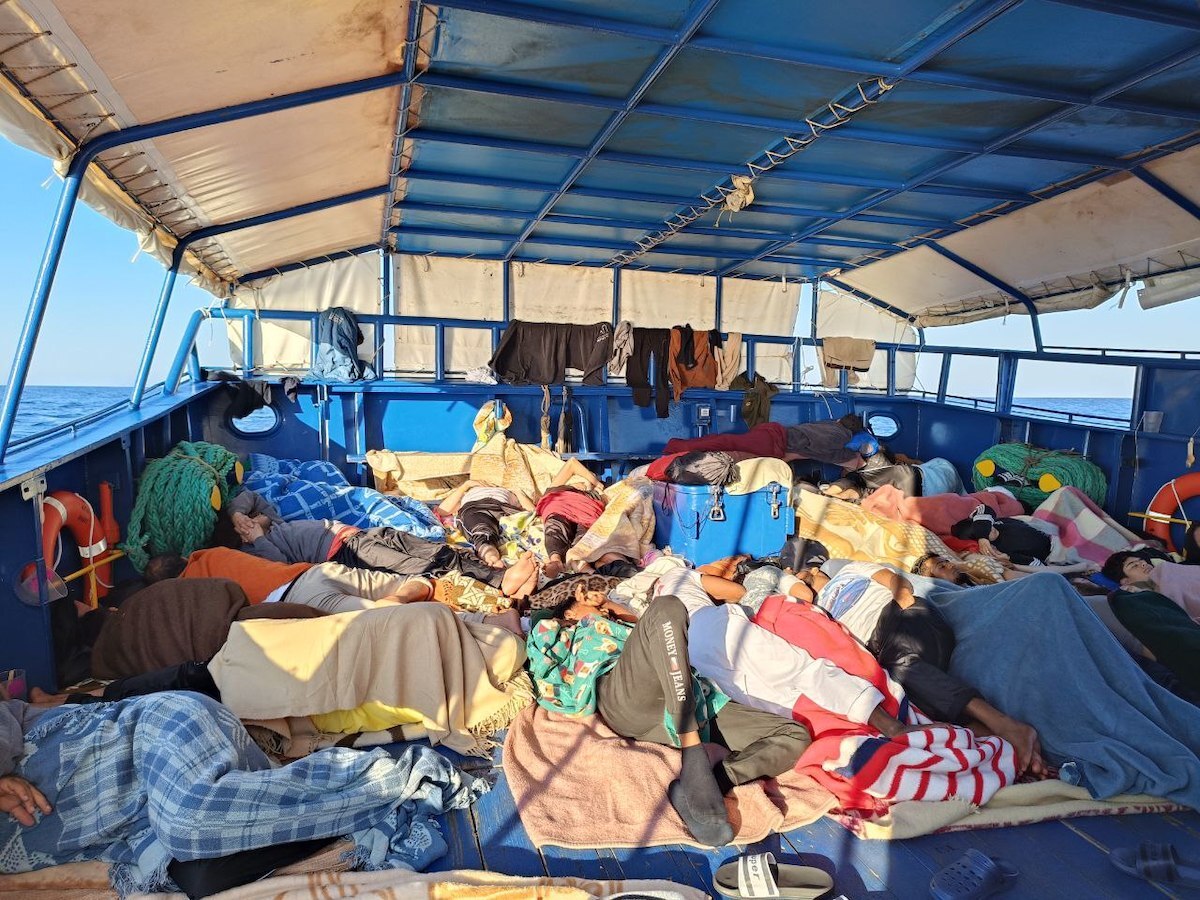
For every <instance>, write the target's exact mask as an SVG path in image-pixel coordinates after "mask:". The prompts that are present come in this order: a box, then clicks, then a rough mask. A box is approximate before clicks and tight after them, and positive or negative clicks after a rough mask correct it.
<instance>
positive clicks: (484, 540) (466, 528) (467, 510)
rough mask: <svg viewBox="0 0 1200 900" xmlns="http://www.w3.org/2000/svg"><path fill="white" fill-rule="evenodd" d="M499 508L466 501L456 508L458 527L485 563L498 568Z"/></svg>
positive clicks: (499, 559) (499, 560)
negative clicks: (466, 502)
mask: <svg viewBox="0 0 1200 900" xmlns="http://www.w3.org/2000/svg"><path fill="white" fill-rule="evenodd" d="M499 513H500V510H499V509H497V508H493V507H492V506H491V505H490V504H484V503H468V504H466V505H464V506H462V507H461V508H460V509H459V510H458V516H457V518H458V527H459V529H460V530H461V531H462V533H463V534H465V535H466V536H467V540H469V541H470V542H471V546H472V547H474V548H475V552H476V554H478V556H479V558H480V559H481V560H483V562H484V563H485V564H486V565H489V566H491V567H492V568H499V564H500V562H501V558H500V518H499Z"/></svg>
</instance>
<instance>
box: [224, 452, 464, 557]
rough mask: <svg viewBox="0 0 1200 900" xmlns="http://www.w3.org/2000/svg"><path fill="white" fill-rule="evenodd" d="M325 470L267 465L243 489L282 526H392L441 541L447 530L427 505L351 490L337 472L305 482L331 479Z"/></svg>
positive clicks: (369, 490)
mask: <svg viewBox="0 0 1200 900" xmlns="http://www.w3.org/2000/svg"><path fill="white" fill-rule="evenodd" d="M258 457H259V455H258V454H251V459H252V461H253V460H254V459H255V458H258ZM267 458H268V459H270V457H267ZM274 462H276V463H289V462H298V461H296V460H274ZM252 464H253V462H252ZM325 467H330V468H332V466H330V464H329V463H302V464H299V465H298V466H295V467H286V468H288V469H289V471H297V472H300V473H302V474H301V475H292V474H289V473H288V472H287V471H283V470H282V469H281V470H279V471H270V468H271V467H266V468H263V469H258V468H254V469H251V470H250V472H248V473H247V474H246V480H245V482H244V486H245V488H246V489H247V490H251V491H254V492H256V493H257V494H259V495H260V496H261V497H262V498H263V499H264V500H269V501H270V502H271V503H272V504H274V506H275V507H276V508H277V509H278V510H279V515H280V516H281V517H282V518H283V520H284V521H286V522H292V521H295V520H297V519H336V520H337V521H339V522H345V523H346V524H347V525H354V526H356V527H358V528H380V527H383V526H391V527H392V528H396V529H398V530H400V531H405V532H407V533H408V534H411V535H414V536H416V537H419V538H424V539H425V540H428V541H439V542H440V541H443V540H444V539H445V536H446V530H445V529H444V528H443V527H442V525H441V523H440V522H438V520H437V519H436V518H434V515H433V513H432V512H430V511H429V507H428V506H426V505H425V504H424V503H420V502H419V501H417V500H413V499H412V498H411V497H393V496H391V495H388V494H381V493H379V491H377V490H375V489H374V488H367V487H354V486H352V485H349V484H347V483H346V479H345V478H343V477H342V474H341V473H340V472H337V470H336V469H333V471H334V472H335V473H336V474H337V478H338V479H340V481H332V480H328V481H311V480H308V477H311V476H313V475H317V476H319V477H327V478H329V477H331V476H330V475H329V473H328V471H326V470H325ZM305 476H308V477H305Z"/></svg>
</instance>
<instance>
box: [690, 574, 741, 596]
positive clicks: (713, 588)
mask: <svg viewBox="0 0 1200 900" xmlns="http://www.w3.org/2000/svg"><path fill="white" fill-rule="evenodd" d="M700 586H701V587H702V588H704V592H705V593H706V594H708V596H710V597H712V598H713V600H714V601H715V602H717V603H739V602H741V599H742V598H743V597H745V596H746V589H745V588H744V587H742V586H741V585H740V584H738V583H737V582H736V581H730V580H729V579H728V578H722V577H720V576H719V575H705V574H703V573H701V575H700Z"/></svg>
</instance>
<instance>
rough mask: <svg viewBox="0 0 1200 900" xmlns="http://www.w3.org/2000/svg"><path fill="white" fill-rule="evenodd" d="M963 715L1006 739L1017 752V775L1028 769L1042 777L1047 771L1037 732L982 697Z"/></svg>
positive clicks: (976, 698) (971, 703) (965, 708)
mask: <svg viewBox="0 0 1200 900" xmlns="http://www.w3.org/2000/svg"><path fill="white" fill-rule="evenodd" d="M963 713H964V714H965V715H967V716H969V717H970V718H972V719H974V720H975V721H976V722H979V723H980V724H981V725H982V726H983V727H984V729H986V730H987V731H990V732H991V733H992V734H994V735H996V736H997V737H1001V738H1004V740H1006V741H1008V742H1009V743H1010V744H1012V745H1013V747H1014V748H1015V749H1016V751H1017V774H1018V775H1020V774H1022V773H1023V772H1025V771H1026V770H1027V769H1028V770H1029V772H1030V774H1032V775H1041V774H1042V773H1043V772H1045V770H1046V765H1045V763H1044V762H1043V761H1042V745H1041V743H1040V742H1039V741H1038V736H1037V732H1036V731H1035V730H1034V729H1033V727H1032V726H1031V725H1027V724H1026V723H1024V722H1021V721H1019V720H1017V719H1014V718H1012V716H1007V715H1005V714H1004V713H1002V712H1000V710H998V709H996V707H994V706H992V705H991V704H990V703H988V702H987V701H986V700H984V699H983V698H982V697H975V698H974V699H972V700H971V702H969V703H968V704H967V705H966V706H965V707H964V708H963Z"/></svg>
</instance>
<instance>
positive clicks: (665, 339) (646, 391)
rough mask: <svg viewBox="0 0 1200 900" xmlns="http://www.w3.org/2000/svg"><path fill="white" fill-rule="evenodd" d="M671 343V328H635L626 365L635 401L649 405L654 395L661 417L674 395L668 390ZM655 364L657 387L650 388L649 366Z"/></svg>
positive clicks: (627, 379) (658, 413)
mask: <svg viewBox="0 0 1200 900" xmlns="http://www.w3.org/2000/svg"><path fill="white" fill-rule="evenodd" d="M670 343H671V330H670V329H669V328H634V329H633V352H632V353H631V354H630V355H629V361H628V363H627V364H626V366H625V381H626V383H627V384H628V385H629V386H630V387H631V388H633V402H634V403H636V404H637V405H638V406H642V407H645V406H649V405H650V400H651V397H653V399H654V409H655V412H656V414H657V415H658V418H660V419H665V418H666V417H667V415H668V414H669V409H670V402H671V398H670V396H669V395H668V393H667V385H668V383H669V363H668V360H667V357H668V355H669V354H668V348H669V346H670ZM652 361H653V365H654V390H653V391H651V388H650V366H651V362H652Z"/></svg>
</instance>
